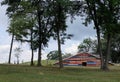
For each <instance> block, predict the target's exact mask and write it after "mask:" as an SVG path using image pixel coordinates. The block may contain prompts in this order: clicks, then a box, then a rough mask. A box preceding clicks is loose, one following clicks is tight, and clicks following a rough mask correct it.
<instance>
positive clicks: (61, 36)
mask: <svg viewBox="0 0 120 82" xmlns="http://www.w3.org/2000/svg"><path fill="white" fill-rule="evenodd" d="M67 3H69V0H54V1H53V3H52V5H53V7H52V12H53V17H54V24H53V37H54V39H55V40H57V43H58V53H59V67H60V68H63V63H62V54H61V53H62V52H61V44H63V43H64V40H65V39H66V38H67V39H70V37H71V36H72V35H71V34H67V33H65V31H66V27H67V25H66V18H67V13H68V5H66V4H67Z"/></svg>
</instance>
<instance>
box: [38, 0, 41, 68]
mask: <svg viewBox="0 0 120 82" xmlns="http://www.w3.org/2000/svg"><path fill="white" fill-rule="evenodd" d="M40 2H41V0H39V3H38V4H39V5H38V10H37V13H38V25H39V27H38V28H39V29H38V35H39V40H38V42H39V43H38V44H39V48H38V63H37V66H42V64H41V55H42V54H41V51H42V42H41V41H42V39H41V38H42V36H41V11H40Z"/></svg>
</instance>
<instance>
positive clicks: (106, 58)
mask: <svg viewBox="0 0 120 82" xmlns="http://www.w3.org/2000/svg"><path fill="white" fill-rule="evenodd" d="M110 45H111V34H107V48H106V54H105V62H104V70H105V71H108V70H109V68H108V61H109V55H110Z"/></svg>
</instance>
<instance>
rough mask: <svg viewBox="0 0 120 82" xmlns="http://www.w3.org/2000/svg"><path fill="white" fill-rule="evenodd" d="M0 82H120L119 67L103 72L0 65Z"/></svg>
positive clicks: (92, 69) (80, 68) (89, 69)
mask: <svg viewBox="0 0 120 82" xmlns="http://www.w3.org/2000/svg"><path fill="white" fill-rule="evenodd" d="M0 82H120V67H112V68H111V70H110V71H109V72H103V71H101V70H99V69H98V68H83V67H79V68H78V67H77V68H76V67H65V68H64V69H58V68H57V67H30V66H25V65H19V66H16V65H0Z"/></svg>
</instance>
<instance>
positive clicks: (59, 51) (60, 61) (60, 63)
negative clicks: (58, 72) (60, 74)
mask: <svg viewBox="0 0 120 82" xmlns="http://www.w3.org/2000/svg"><path fill="white" fill-rule="evenodd" d="M57 30H58V31H57V41H58V54H59V68H63V62H62V54H61V42H60V35H59V28H57Z"/></svg>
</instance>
